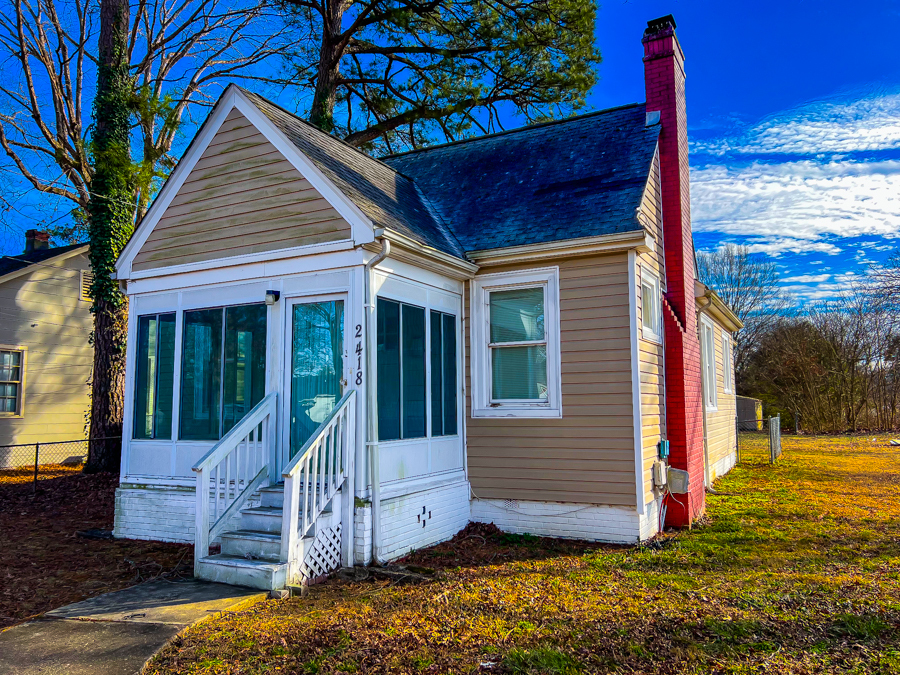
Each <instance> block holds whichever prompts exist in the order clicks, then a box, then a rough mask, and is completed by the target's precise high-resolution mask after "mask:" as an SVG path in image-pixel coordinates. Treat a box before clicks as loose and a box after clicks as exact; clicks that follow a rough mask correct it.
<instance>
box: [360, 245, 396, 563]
mask: <svg viewBox="0 0 900 675" xmlns="http://www.w3.org/2000/svg"><path fill="white" fill-rule="evenodd" d="M390 253H391V242H389V241H388V240H387V239H384V238H382V239H381V252H380V253H379V254H378V255H376V256H375V257H374V258H372V259H371V260H370V261H369V262H367V263H366V268H365V277H366V278H365V285H366V370H367V371H368V373H369V376H368V378H366V427H367V433H366V437H367V438H368V441H366V449H367V450H368V451H369V475H370V476H371V479H372V558H373V560H374V561H375V562H376V563H377V564H379V565H383V564H384V563H385V561H384V560H382V558H381V475H380V474H381V469H380V463H381V462H380V461H379V460H380V456H379V452H378V375H377V372H376V370H375V369H376V367H377V364H376V360H375V352H376V350H377V349H378V343H377V341H376V340H377V336H376V333H375V284H373V283H372V270H373V269H374V267H375V265H377V264H378V263H380V262H381V261H383V260H384V259H385V258H387V257H388V256H389V255H390Z"/></svg>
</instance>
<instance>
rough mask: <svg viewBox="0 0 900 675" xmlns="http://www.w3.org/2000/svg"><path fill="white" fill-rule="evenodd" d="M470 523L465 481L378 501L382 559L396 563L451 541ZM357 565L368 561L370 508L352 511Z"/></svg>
mask: <svg viewBox="0 0 900 675" xmlns="http://www.w3.org/2000/svg"><path fill="white" fill-rule="evenodd" d="M469 520H470V515H469V482H468V481H466V480H462V481H459V482H458V483H451V484H450V485H442V486H440V487H436V488H431V489H429V490H422V491H420V492H413V493H411V494H408V495H403V496H400V497H392V498H389V499H384V500H382V502H381V532H382V535H381V537H382V542H381V543H382V548H383V551H382V556H383V557H384V559H385V560H396V559H397V558H401V557H403V556H404V555H406V554H407V553H409V552H411V551H415V550H417V549H420V548H425V547H426V546H431V545H433V544H437V543H439V542H442V541H446V540H448V539H451V538H452V537H453V535H455V534H456V533H457V532H459V531H460V530H461V529H463V528H464V527H465V526H466V525H467V524H468V523H469ZM355 537H356V541H355V546H354V550H355V551H356V558H355V562H356V564H357V565H367V564H369V563H371V562H372V506H371V504H369V503H366V504H365V505H364V506H362V507H359V506H357V508H356V532H355Z"/></svg>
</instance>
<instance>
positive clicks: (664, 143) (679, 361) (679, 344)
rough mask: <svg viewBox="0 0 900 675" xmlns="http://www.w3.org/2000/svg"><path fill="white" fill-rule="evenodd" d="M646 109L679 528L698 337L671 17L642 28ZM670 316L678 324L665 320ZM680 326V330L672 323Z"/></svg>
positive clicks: (693, 506) (695, 423)
mask: <svg viewBox="0 0 900 675" xmlns="http://www.w3.org/2000/svg"><path fill="white" fill-rule="evenodd" d="M643 43H644V84H645V87H646V90H647V111H648V112H653V111H657V110H658V111H659V114H660V124H661V125H662V129H661V130H660V135H659V168H660V174H661V179H662V180H661V183H662V212H663V237H664V246H665V254H666V286H667V292H666V298H665V299H666V303H665V304H667V305H668V308H666V310H665V311H664V312H663V316H664V317H665V318H664V325H665V343H666V428H667V433H668V439H669V463H670V464H671V465H672V466H673V467H675V468H678V469H685V470H686V471H687V472H688V473H689V474H690V477H691V478H690V482H691V490H690V492H689V493H688V494H678V495H675V496H674V498H672V497H669V500H668V502H667V508H668V510H667V512H666V524H667V525H674V526H684V525H688V524H690V522H691V521H692V520H693V519H694V518H696V517H697V516H698V515H700V514H701V513H702V512H703V507H704V497H705V494H706V492H705V486H704V470H703V397H702V393H701V381H700V339H699V337H698V334H697V310H696V305H695V300H694V240H693V237H692V236H691V189H690V169H689V167H688V136H687V110H686V105H685V94H684V52H682V51H681V45H679V44H678V38H677V37H676V35H675V19H674V18H672V15H671V14H670V15H668V16H664V17H662V18H660V19H655V20H654V21H648V22H647V30H645V31H644V38H643ZM673 314H674V316H675V317H677V318H678V321H676V320H675V318H674V317H673ZM679 324H680V325H679Z"/></svg>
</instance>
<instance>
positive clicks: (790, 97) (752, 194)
mask: <svg viewBox="0 0 900 675" xmlns="http://www.w3.org/2000/svg"><path fill="white" fill-rule="evenodd" d="M668 13H672V14H674V16H675V19H676V21H677V22H678V35H679V39H680V40H681V43H682V46H683V47H684V50H685V54H686V57H687V64H686V67H687V74H688V81H687V94H688V122H689V131H690V140H691V163H692V210H693V222H694V232H695V241H696V245H697V247H698V249H702V250H709V249H714V248H716V247H718V246H720V245H721V244H722V243H723V242H736V243H745V244H747V245H749V246H750V247H751V250H753V251H755V252H758V253H760V254H764V255H768V256H772V257H773V258H774V259H775V260H777V262H778V264H779V265H780V266H781V269H782V277H783V279H784V285H785V287H786V288H787V289H788V290H790V291H791V292H793V293H795V294H796V296H797V297H798V299H799V300H800V301H801V302H802V301H806V300H814V299H817V298H822V297H829V296H831V295H833V294H834V293H836V292H837V291H839V290H840V289H841V288H843V287H845V286H846V282H847V280H848V279H850V278H852V277H853V276H854V275H861V274H865V272H866V270H867V269H868V266H869V264H870V263H871V262H879V261H882V260H884V258H885V257H886V256H888V255H889V254H890V253H891V252H892V251H893V250H894V249H895V248H898V247H900V49H898V48H897V47H896V43H897V40H896V28H895V26H896V25H897V23H898V21H900V0H863V2H856V3H848V2H846V0H844V1H843V2H836V1H835V0H818V1H813V0H777V1H776V0H753V1H750V0H730V1H729V2H722V1H721V0H718V1H714V0H609V1H608V2H602V3H601V6H600V11H599V14H598V24H597V30H596V37H597V45H598V47H599V48H600V50H601V52H602V54H603V59H604V60H603V63H602V64H601V66H600V82H599V83H598V84H597V86H596V87H595V88H594V90H593V91H592V92H591V94H590V97H589V104H590V107H591V108H593V109H602V108H606V107H611V106H616V105H621V104H624V103H631V102H635V101H642V100H643V99H644V83H643V63H642V61H641V56H642V46H641V42H640V38H641V34H642V31H643V29H644V27H645V25H646V22H647V20H648V19H652V18H656V17H659V16H662V15H665V14H668ZM270 93H271V92H270ZM508 126H515V123H513V124H509V125H508ZM186 131H188V130H186ZM185 140H187V139H185ZM184 145H186V143H185V144H184ZM25 202H31V203H28V204H27V205H25V204H23V205H22V207H23V208H25V209H26V210H33V211H35V212H37V213H40V214H41V215H40V216H39V217H42V218H44V219H49V217H48V215H47V212H48V211H51V212H54V213H53V218H54V219H55V218H57V217H58V216H59V212H58V211H57V210H56V209H55V208H54V207H53V206H51V204H50V202H49V201H47V200H45V199H37V200H34V201H32V200H30V199H26V200H25ZM28 207H30V209H29V208H28ZM63 217H65V216H63ZM21 225H22V227H21V229H22V230H24V229H25V228H26V227H29V226H32V225H33V223H32V222H29V223H26V222H24V219H23V221H22V223H21ZM0 234H2V236H0V251H2V252H3V253H7V254H9V253H17V252H19V251H20V250H21V246H22V235H21V233H20V232H13V231H5V232H3V233H0Z"/></svg>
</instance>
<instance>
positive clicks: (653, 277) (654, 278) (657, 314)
mask: <svg viewBox="0 0 900 675" xmlns="http://www.w3.org/2000/svg"><path fill="white" fill-rule="evenodd" d="M630 255H631V252H629V256H630ZM629 260H630V257H629ZM640 283H641V316H640V317H639V320H640V326H641V337H642V338H643V339H644V340H647V341H648V342H655V343H656V344H662V302H661V294H662V293H661V291H660V281H659V275H658V274H656V273H655V272H654V271H653V270H650V269H648V268H647V267H646V266H644V265H641V277H640ZM644 284H647V285H649V286H650V290H651V293H652V295H651V296H650V300H651V302H652V305H653V309H652V312H653V321H654V322H655V323H656V326H651V327H649V328H648V327H647V325H646V324H645V323H644V307H645V305H644V303H645V302H646V301H647V298H646V297H644ZM654 328H655V329H656V330H654Z"/></svg>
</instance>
